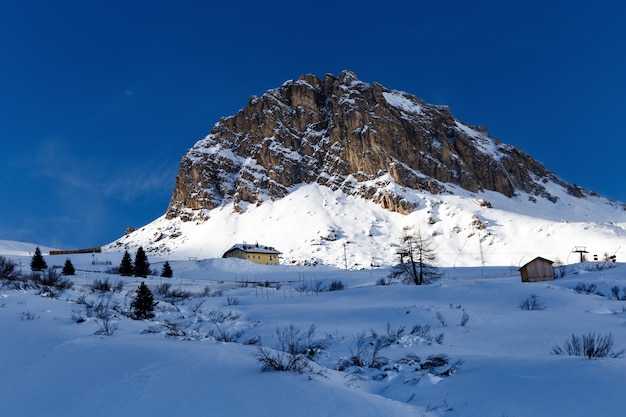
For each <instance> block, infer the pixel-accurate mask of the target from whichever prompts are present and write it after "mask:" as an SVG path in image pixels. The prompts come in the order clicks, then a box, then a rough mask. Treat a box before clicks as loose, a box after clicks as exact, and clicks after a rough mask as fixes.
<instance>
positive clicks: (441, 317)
mask: <svg viewBox="0 0 626 417" xmlns="http://www.w3.org/2000/svg"><path fill="white" fill-rule="evenodd" d="M435 317H437V321H438V322H439V323H440V324H441V327H446V326H448V321H447V320H446V318H445V317H444V315H443V314H442V313H441V312H440V311H438V312H437V314H435Z"/></svg>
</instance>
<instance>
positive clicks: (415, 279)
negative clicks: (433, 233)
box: [390, 227, 441, 285]
mask: <svg viewBox="0 0 626 417" xmlns="http://www.w3.org/2000/svg"><path fill="white" fill-rule="evenodd" d="M398 258H399V262H398V264H396V265H395V266H394V267H393V269H392V271H391V274H390V277H391V278H400V279H402V282H405V283H407V284H415V285H425V284H430V283H432V282H433V281H436V280H437V279H439V278H440V277H441V274H440V273H439V269H438V268H437V266H436V264H437V255H436V254H435V250H434V249H433V247H432V242H431V241H430V240H429V239H428V237H426V236H424V235H422V233H421V231H420V230H417V231H414V230H413V229H412V228H411V227H405V228H404V229H403V233H402V236H401V237H400V248H399V249H398Z"/></svg>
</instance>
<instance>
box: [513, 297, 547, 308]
mask: <svg viewBox="0 0 626 417" xmlns="http://www.w3.org/2000/svg"><path fill="white" fill-rule="evenodd" d="M518 307H519V308H521V309H522V310H545V309H546V303H545V302H544V301H543V300H541V299H540V298H539V296H538V295H537V294H531V295H530V297H528V298H527V299H525V300H522V301H520V303H519V305H518Z"/></svg>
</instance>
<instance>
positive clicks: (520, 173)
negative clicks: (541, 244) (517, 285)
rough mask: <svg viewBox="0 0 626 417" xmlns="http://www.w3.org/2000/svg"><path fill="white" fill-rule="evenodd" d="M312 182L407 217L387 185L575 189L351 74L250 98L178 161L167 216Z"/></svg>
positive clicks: (480, 131)
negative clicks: (553, 184) (177, 169)
mask: <svg viewBox="0 0 626 417" xmlns="http://www.w3.org/2000/svg"><path fill="white" fill-rule="evenodd" d="M312 182H316V183H319V184H322V185H325V186H328V187H330V188H331V189H341V190H342V191H344V192H346V193H347V194H353V195H359V196H362V197H365V198H367V199H371V200H373V201H375V202H377V203H379V204H381V205H382V206H383V207H385V208H387V209H389V210H391V211H398V212H401V213H405V214H406V213H409V212H411V210H413V208H414V203H413V202H411V201H408V200H407V199H406V198H405V197H404V196H403V195H402V194H401V193H398V192H395V191H393V190H391V188H393V187H387V186H388V185H389V184H390V183H394V184H396V185H398V186H400V187H407V188H411V189H416V190H426V191H428V192H431V193H434V194H441V193H449V192H453V191H452V188H451V187H450V185H455V186H459V187H461V188H463V189H465V190H468V191H471V192H478V191H481V190H491V191H497V192H499V193H501V194H503V195H505V196H507V197H512V196H514V195H516V193H517V192H518V191H523V192H526V193H529V194H531V196H532V198H547V199H549V200H551V201H556V198H557V197H555V196H554V195H552V194H551V193H550V192H548V191H547V189H546V187H545V183H547V182H552V183H556V184H558V185H559V186H561V187H563V188H566V189H569V190H571V191H573V190H574V187H572V186H570V185H568V184H566V183H565V182H563V181H561V180H560V179H559V178H558V177H557V176H556V175H555V174H553V173H552V172H550V171H548V170H547V169H546V168H545V167H543V166H542V165H541V164H540V163H539V162H537V161H535V160H534V159H532V158H531V157H530V156H528V155H527V154H525V153H524V152H523V151H521V150H520V149H518V148H515V147H514V146H511V145H504V144H501V143H500V142H499V141H498V140H496V139H494V138H492V137H491V136H490V135H489V133H488V132H487V129H486V128H483V127H476V126H470V125H467V124H464V123H463V122H461V121H459V120H457V119H455V118H454V117H453V116H452V114H451V112H450V109H449V108H448V107H447V106H439V105H431V104H427V103H425V102H424V101H422V100H420V99H419V98H417V97H415V96H413V95H411V94H408V93H405V92H401V91H396V90H391V89H388V88H385V87H383V86H382V85H380V84H378V83H374V84H368V83H365V82H362V81H359V79H358V78H357V76H356V75H355V74H354V73H353V72H351V71H342V72H341V73H340V74H339V76H337V77H335V76H333V75H332V74H326V75H325V76H324V79H323V80H321V79H320V78H318V77H317V76H315V75H312V74H304V75H302V76H300V77H299V78H298V79H297V80H291V81H287V82H285V83H284V84H283V85H282V86H281V87H279V88H276V89H272V90H269V91H267V92H266V93H265V94H263V96H261V97H253V98H251V99H250V101H249V102H248V104H247V106H246V107H245V108H244V109H242V110H240V111H239V112H238V113H237V114H236V115H234V116H231V117H227V118H224V119H222V120H220V121H219V122H218V123H217V124H216V125H215V126H214V128H213V130H212V131H211V132H210V133H209V135H208V136H206V137H205V138H204V139H202V140H200V141H198V142H197V143H196V144H195V146H194V147H193V148H192V149H190V150H189V152H188V153H187V155H185V156H184V157H183V158H182V160H181V164H180V168H179V173H178V176H177V180H176V188H175V190H174V192H173V194H172V199H171V202H170V205H169V208H168V211H167V217H168V218H175V217H181V218H183V219H190V218H193V217H196V216H197V215H198V213H199V212H198V211H199V210H203V209H205V210H211V209H214V208H216V207H219V206H221V205H223V204H229V203H234V204H235V208H236V210H241V204H240V203H252V204H261V203H263V201H266V200H274V199H280V198H282V197H284V196H286V195H287V194H288V193H289V192H290V190H292V189H293V187H294V186H296V185H298V184H302V183H312Z"/></svg>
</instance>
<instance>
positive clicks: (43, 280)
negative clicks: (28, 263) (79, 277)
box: [27, 269, 74, 298]
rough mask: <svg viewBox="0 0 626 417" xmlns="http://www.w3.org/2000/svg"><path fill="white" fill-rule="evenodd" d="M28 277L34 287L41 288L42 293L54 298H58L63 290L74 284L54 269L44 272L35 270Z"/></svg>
mask: <svg viewBox="0 0 626 417" xmlns="http://www.w3.org/2000/svg"><path fill="white" fill-rule="evenodd" d="M27 279H28V280H29V281H30V283H31V286H32V287H34V288H39V293H40V294H42V295H46V296H48V297H52V298H57V297H58V296H59V295H60V294H61V292H62V291H63V290H69V289H71V288H72V287H73V286H74V283H73V282H72V281H71V280H69V279H67V278H63V277H62V276H61V275H60V274H59V273H58V272H56V271H55V270H54V269H49V270H47V271H46V272H43V273H41V272H33V273H32V274H31V275H30V276H29V277H27Z"/></svg>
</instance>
